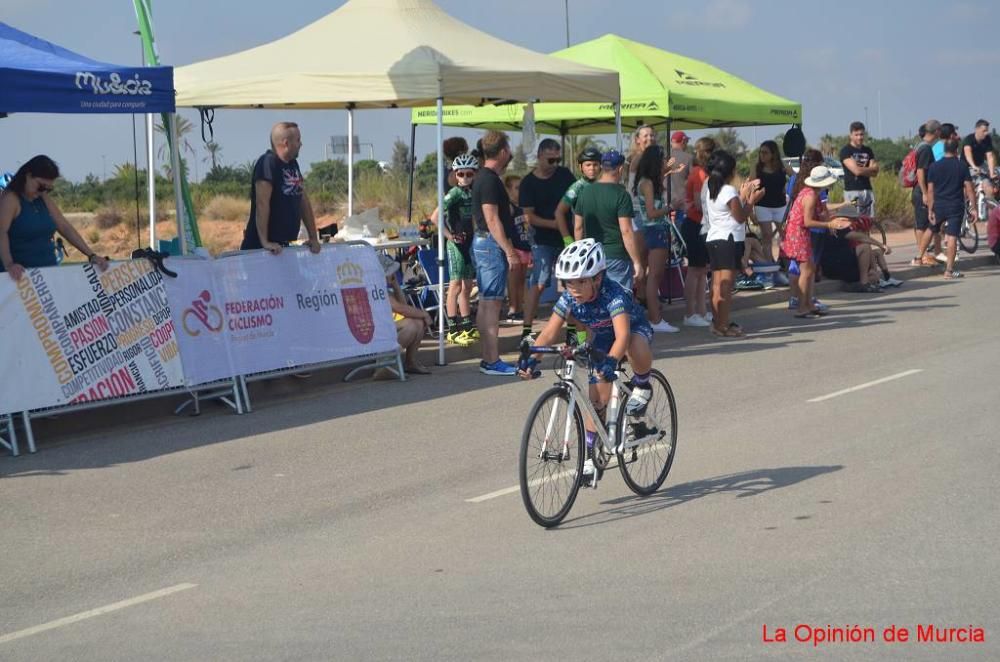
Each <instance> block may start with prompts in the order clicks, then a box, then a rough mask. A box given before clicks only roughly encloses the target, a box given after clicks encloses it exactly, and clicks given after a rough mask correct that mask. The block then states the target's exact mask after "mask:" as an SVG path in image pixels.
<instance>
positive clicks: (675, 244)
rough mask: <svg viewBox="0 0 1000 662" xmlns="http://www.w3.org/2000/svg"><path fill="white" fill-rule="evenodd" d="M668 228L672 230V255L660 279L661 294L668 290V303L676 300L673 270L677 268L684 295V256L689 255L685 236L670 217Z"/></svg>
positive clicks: (681, 292) (681, 293) (681, 291)
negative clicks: (672, 276)
mask: <svg viewBox="0 0 1000 662" xmlns="http://www.w3.org/2000/svg"><path fill="white" fill-rule="evenodd" d="M667 229H668V231H669V232H670V257H669V258H667V269H666V271H664V272H663V280H661V281H660V296H661V297H663V296H664V290H666V297H667V304H668V305H669V304H671V303H673V302H674V296H673V278H671V273H670V272H671V270H672V269H676V270H677V280H679V281H680V284H681V287H680V295H681V296H683V295H684V266H683V264H684V257H685V256H686V255H687V245H686V244H685V243H684V237H682V236H681V232H680V230H678V229H677V225H676V224H675V223H674V222H673V221H672V220H670V219H668V220H667Z"/></svg>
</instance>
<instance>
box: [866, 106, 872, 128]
mask: <svg viewBox="0 0 1000 662" xmlns="http://www.w3.org/2000/svg"><path fill="white" fill-rule="evenodd" d="M865 131H871V129H869V128H868V106H865Z"/></svg>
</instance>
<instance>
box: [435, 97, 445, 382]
mask: <svg viewBox="0 0 1000 662" xmlns="http://www.w3.org/2000/svg"><path fill="white" fill-rule="evenodd" d="M436 167H437V208H438V224H437V226H438V227H437V235H438V242H437V243H438V362H437V364H438V365H446V364H445V361H444V318H445V315H446V314H447V311H446V310H445V305H444V219H445V215H446V214H445V211H444V98H443V97H438V100H437V166H436Z"/></svg>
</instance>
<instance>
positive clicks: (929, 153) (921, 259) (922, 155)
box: [910, 120, 941, 267]
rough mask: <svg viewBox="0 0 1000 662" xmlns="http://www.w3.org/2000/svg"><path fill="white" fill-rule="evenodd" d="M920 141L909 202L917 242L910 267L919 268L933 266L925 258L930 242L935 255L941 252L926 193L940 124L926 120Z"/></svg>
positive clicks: (932, 261)
mask: <svg viewBox="0 0 1000 662" xmlns="http://www.w3.org/2000/svg"><path fill="white" fill-rule="evenodd" d="M918 132H919V133H920V139H921V140H922V141H923V142H921V143H920V144H919V145H918V146H917V185H916V186H914V187H913V193H912V195H911V196H910V200H911V202H912V203H913V218H914V223H913V234H914V236H915V237H916V240H917V257H915V258H913V262H912V263H911V265H910V266H915V267H919V266H921V265H924V266H933V265H934V264H935V261H934V258H932V257H930V256H925V255H924V253H925V252H926V251H927V247H928V246H930V243H931V240H933V241H934V246H935V251H934V254H935V255H937V254H938V253H940V252H941V234H940V232H938V229H939V228H938V226H936V225H932V224H931V222H930V208H929V207H928V201H929V199H930V198H929V197H928V193H927V170H928V169H929V168H930V167H931V165H932V164H933V163H934V147H933V146H934V143H935V142H937V140H938V138H939V137H940V135H941V123H940V122H938V121H937V120H928V121H927V123H926V124H924V125H923V126H921V127H920V129H919V131H918Z"/></svg>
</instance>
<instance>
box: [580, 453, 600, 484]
mask: <svg viewBox="0 0 1000 662" xmlns="http://www.w3.org/2000/svg"><path fill="white" fill-rule="evenodd" d="M596 475H597V471H596V470H595V469H594V461H593V460H592V459H590V458H589V457H588V458H587V459H586V460H584V462H583V473H582V474H581V475H580V484H581V485H583V486H584V487H590V486H591V485H593V484H594V477H595V476H596Z"/></svg>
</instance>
